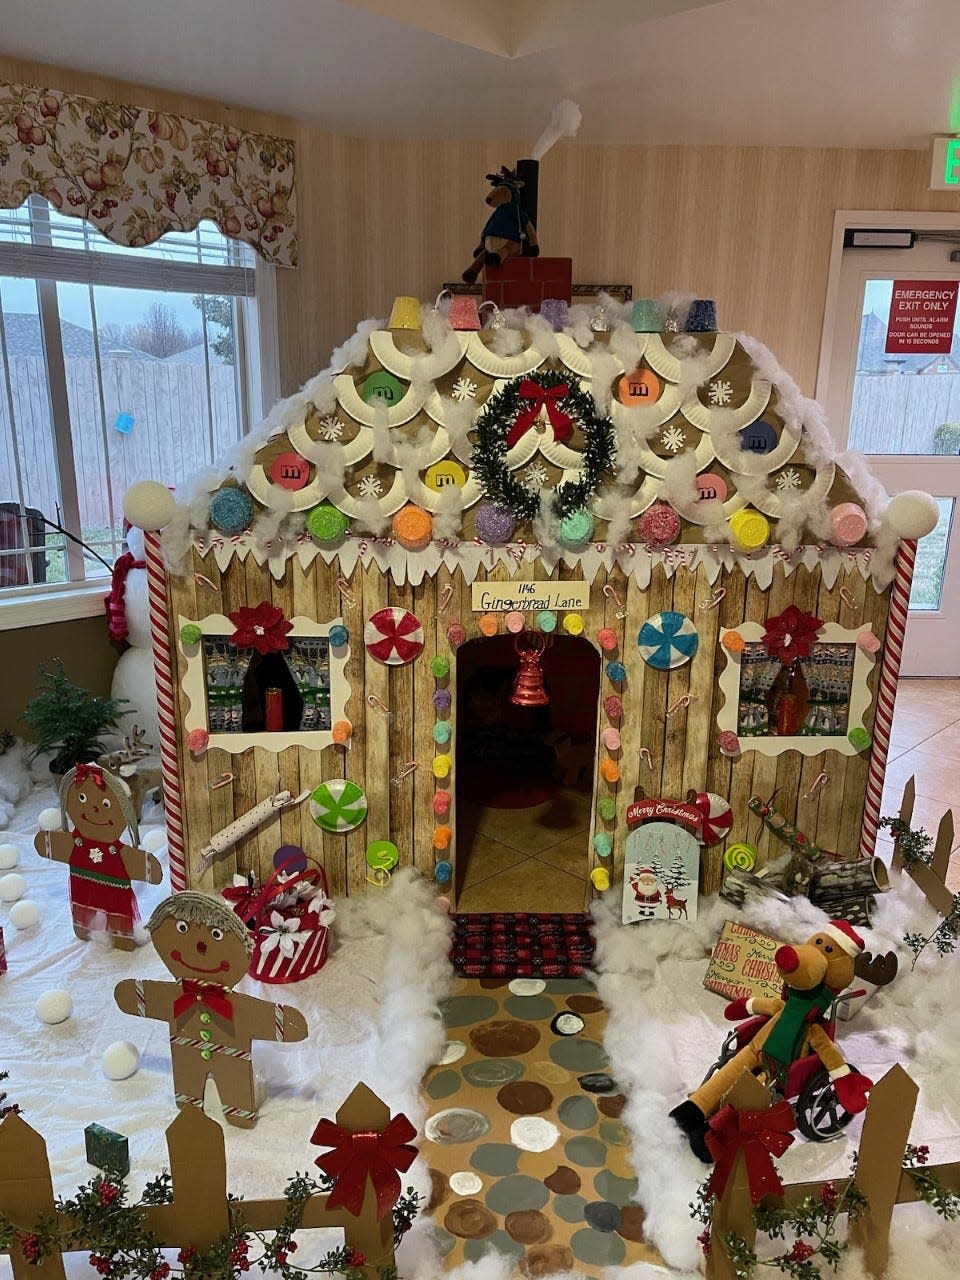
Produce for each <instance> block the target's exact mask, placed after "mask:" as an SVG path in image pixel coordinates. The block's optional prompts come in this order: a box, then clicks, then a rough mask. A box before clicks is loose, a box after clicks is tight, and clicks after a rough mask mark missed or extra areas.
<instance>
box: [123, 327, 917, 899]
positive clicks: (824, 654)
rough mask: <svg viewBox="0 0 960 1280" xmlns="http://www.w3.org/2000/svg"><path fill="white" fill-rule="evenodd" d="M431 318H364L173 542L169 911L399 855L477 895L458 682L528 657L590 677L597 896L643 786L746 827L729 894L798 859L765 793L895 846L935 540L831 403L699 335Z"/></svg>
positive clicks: (337, 874)
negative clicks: (911, 637) (882, 825)
mask: <svg viewBox="0 0 960 1280" xmlns="http://www.w3.org/2000/svg"><path fill="white" fill-rule="evenodd" d="M613 310H614V311H615V310H616V309H615V308H613ZM609 311H610V309H609V308H608V312H607V314H609ZM581 313H582V314H581ZM409 314H410V313H409V310H408V312H407V315H408V319H407V323H408V324H409V325H411V327H408V328H404V329H398V328H394V329H390V328H385V327H378V326H376V325H374V324H371V323H368V324H365V325H362V326H361V327H360V329H359V330H358V333H357V336H356V337H355V338H354V339H353V340H352V341H351V343H349V344H347V346H346V347H345V348H344V349H342V351H341V352H340V353H338V356H337V357H336V360H335V364H334V365H333V366H331V369H330V370H328V371H326V372H324V373H323V374H320V375H318V377H317V378H316V379H314V380H313V382H311V383H309V384H308V385H307V386H306V387H305V388H304V389H303V391H302V392H301V393H299V394H298V395H297V396H295V397H292V398H291V399H290V400H288V401H285V402H283V403H282V404H281V405H278V406H277V408H276V409H275V410H274V411H273V413H272V414H271V415H270V417H269V418H268V419H267V420H266V422H265V423H264V424H263V425H262V427H261V428H260V430H259V432H258V433H257V434H256V436H255V437H254V438H253V439H251V440H249V441H247V442H245V443H244V445H243V446H242V447H241V450H240V452H239V453H237V454H236V455H235V456H233V457H232V458H231V459H228V460H226V462H225V464H224V467H223V470H222V473H221V474H222V480H221V481H220V483H219V485H218V487H216V488H212V484H213V483H214V482H211V481H206V482H205V483H204V484H203V485H201V486H200V487H199V488H196V489H195V490H194V491H193V492H192V493H191V494H188V495H186V497H185V499H183V500H182V501H181V505H180V506H179V507H178V512H177V516H176V518H175V520H174V521H173V522H172V523H171V524H170V525H169V526H168V527H167V529H166V530H165V531H164V533H163V535H162V537H157V536H156V535H151V537H150V538H149V539H148V541H149V556H150V560H149V565H150V571H151V585H152V602H153V605H154V632H155V639H156V642H157V646H158V647H157V661H158V673H159V676H160V702H161V713H162V718H165V720H166V725H165V743H164V751H165V756H164V759H165V764H166V792H167V805H168V811H169V814H170V833H171V863H172V867H171V870H172V874H173V878H174V884H175V885H176V886H178V887H182V886H183V885H189V886H191V887H196V888H202V889H207V890H210V889H214V888H216V887H218V886H220V885H222V884H223V883H225V882H227V881H229V879H230V877H231V876H232V875H233V874H234V873H235V872H236V871H238V870H239V871H242V872H249V871H252V872H253V873H254V874H255V875H256V876H257V877H258V878H260V879H264V878H266V877H267V876H268V875H269V874H270V872H271V870H272V865H273V862H272V860H273V855H274V852H275V850H276V849H277V847H278V846H279V845H283V844H294V845H299V846H301V847H302V848H303V849H304V850H305V851H306V852H307V854H308V855H309V856H311V857H313V858H315V859H317V860H318V861H321V862H322V863H323V865H324V867H325V869H326V873H327V876H328V879H329V884H330V890H331V893H333V894H335V895H336V894H344V893H347V894H355V893H358V892H362V891H364V889H365V888H366V887H367V886H368V884H369V883H370V881H371V880H373V881H374V882H377V879H378V873H377V871H376V867H377V853H376V849H382V848H384V846H382V845H381V844H380V842H383V841H388V842H391V843H392V844H393V845H395V846H396V849H397V851H398V853H399V861H400V865H405V864H410V863H412V864H414V865H415V866H416V867H417V868H418V869H420V870H421V871H422V872H423V873H424V874H425V875H427V876H429V877H431V878H435V879H436V880H437V881H438V884H439V885H440V886H442V891H444V892H450V885H451V882H452V883H453V884H455V868H456V861H457V809H458V781H459V775H460V774H462V772H463V769H464V758H463V746H462V740H461V735H460V724H459V723H458V721H459V720H460V716H461V711H462V705H461V703H460V702H458V679H459V676H458V673H459V671H460V669H461V667H462V663H463V660H464V655H465V654H466V653H467V652H468V651H469V649H470V648H472V646H474V645H481V646H482V645H490V644H493V643H499V644H500V646H501V648H502V647H503V644H504V637H508V636H509V637H512V638H514V640H515V639H516V638H517V637H519V638H520V643H521V645H522V644H524V643H526V640H525V638H526V639H527V640H528V639H529V638H530V637H540V638H543V639H544V640H546V641H554V642H555V641H556V640H557V639H559V638H561V637H563V638H564V639H570V638H576V639H578V641H579V643H580V644H581V645H582V646H583V650H582V652H583V653H584V654H585V655H589V658H590V661H589V662H586V663H585V666H584V672H585V673H586V672H587V668H588V667H589V666H590V665H591V663H592V669H593V672H594V676H593V677H592V679H593V683H590V682H589V681H587V680H586V678H585V682H584V688H585V689H587V690H589V692H588V694H587V695H586V696H587V697H588V698H589V700H590V706H589V712H590V729H589V732H590V734H591V737H590V741H589V744H588V760H587V763H588V767H589V773H590V777H591V782H592V792H593V810H592V812H593V818H592V824H591V828H590V832H589V834H588V835H587V836H585V837H584V840H583V846H584V847H583V860H584V861H583V865H584V872H585V873H587V872H589V871H590V870H593V869H594V868H597V867H602V868H605V869H606V871H607V873H608V876H609V880H610V882H611V883H613V884H616V883H617V882H618V881H620V880H621V879H622V876H623V867H624V854H625V849H626V846H627V835H628V828H627V810H628V806H629V805H630V804H631V803H632V802H633V801H634V797H635V792H636V789H637V788H640V789H641V791H642V793H643V794H644V795H645V796H646V797H652V798H665V799H672V800H683V799H684V798H685V797H688V793H689V794H690V795H691V796H692V794H693V793H696V794H698V795H699V796H700V797H701V799H702V798H703V796H704V795H706V796H707V797H708V798H709V803H710V804H715V805H716V806H717V807H718V809H719V810H720V811H721V812H725V807H726V806H727V805H729V807H730V811H731V813H730V816H729V817H728V818H727V819H726V820H725V821H722V822H721V823H720V824H719V827H718V829H717V830H716V831H714V832H713V833H712V838H711V840H709V841H707V840H706V839H705V838H704V834H703V833H701V838H702V839H704V847H703V852H702V855H701V856H702V865H701V870H700V886H701V891H707V892H710V891H714V890H716V889H717V888H718V887H719V884H720V880H721V874H722V870H723V853H724V849H725V846H726V845H727V844H728V843H733V842H735V841H743V840H744V839H745V838H747V837H748V836H749V839H750V840H751V841H752V842H753V843H754V844H755V845H756V846H757V847H758V848H759V851H760V855H761V862H762V861H763V859H764V858H766V857H767V855H768V853H770V852H771V851H772V849H771V848H769V847H768V843H767V842H768V840H769V834H768V833H767V832H766V831H765V830H764V829H763V828H762V826H761V824H760V823H759V822H758V820H757V818H756V816H755V815H754V814H752V813H751V811H750V810H749V808H748V801H749V800H750V799H751V797H754V796H757V795H760V796H763V797H767V796H770V795H772V794H773V793H776V796H777V806H778V808H779V810H780V811H781V813H783V814H784V815H785V817H786V818H787V819H788V820H789V821H791V822H795V823H796V825H797V826H798V827H800V828H802V830H803V831H804V832H806V833H807V835H808V836H809V837H810V838H811V839H812V840H815V841H817V842H818V843H820V844H822V845H824V846H826V847H828V848H830V849H835V850H837V851H838V852H840V853H841V854H842V855H844V856H847V857H855V856H857V854H858V853H860V854H865V853H869V852H870V851H871V850H872V845H873V840H874V837H875V834H876V827H877V820H878V817H879V801H880V793H881V790H882V780H883V771H884V766H885V760H886V749H887V744H888V739H889V722H890V714H891V713H892V701H893V691H894V690H895V684H896V674H897V669H898V665H899V655H900V645H901V643H902V636H903V622H904V620H905V616H906V599H907V597H908V594H909V582H910V570H911V566H912V556H911V550H912V544H911V543H900V542H899V540H898V531H897V529H894V528H893V527H892V526H893V523H894V522H893V521H892V520H891V519H890V516H889V514H888V513H889V512H890V511H891V510H892V508H890V507H885V504H886V501H887V499H886V495H885V494H882V493H880V492H879V487H878V486H876V484H875V483H874V482H872V481H871V480H870V479H869V477H865V476H857V477H854V478H851V476H850V475H849V474H847V473H845V472H844V471H843V470H842V469H841V467H840V466H839V465H837V463H836V462H835V461H834V460H833V457H832V450H831V446H830V442H829V438H828V436H827V434H826V431H825V428H824V426H823V424H822V420H821V419H820V416H819V411H818V410H817V407H816V406H815V405H814V404H812V403H811V402H809V401H805V400H803V399H802V397H800V395H799V393H798V392H797V390H796V387H795V386H794V384H793V383H792V382H791V381H790V379H789V378H788V377H786V375H784V374H783V373H782V371H780V370H779V369H778V368H777V366H776V363H775V361H774V360H773V358H772V357H771V356H770V354H769V353H768V352H766V351H765V350H764V349H763V348H761V347H760V346H759V344H756V343H753V342H752V341H750V340H747V339H740V340H738V339H737V338H735V337H733V336H731V335H729V334H724V333H715V332H683V331H682V321H681V324H680V325H679V326H678V329H679V331H674V329H673V325H672V324H671V326H670V328H667V329H665V330H664V331H662V332H661V331H657V332H635V331H634V328H633V327H632V325H631V322H630V319H629V312H628V311H626V310H624V312H623V315H622V316H617V315H614V318H613V320H612V321H610V322H609V323H607V324H604V322H603V321H600V322H598V323H596V325H595V327H594V328H591V326H590V323H589V319H590V312H589V310H588V309H586V308H574V309H573V311H571V313H570V317H569V318H568V321H567V324H566V325H565V327H564V329H563V330H562V331H559V332H555V331H554V330H553V329H552V328H551V327H550V326H549V325H547V324H545V323H544V321H543V320H542V318H539V317H532V318H527V317H525V316H524V314H523V313H517V314H516V315H514V316H510V315H508V316H507V322H508V323H507V324H506V325H505V326H504V327H501V328H491V329H483V330H479V329H478V328H475V327H471V328H464V329H459V330H458V329H454V328H453V327H452V326H451V324H450V322H449V319H448V318H447V317H446V316H445V315H441V314H439V313H438V312H436V311H434V310H433V309H427V308H425V307H424V308H423V309H422V313H421V314H422V320H421V322H420V325H418V324H417V322H416V320H415V319H414V320H413V321H412V322H411V321H410V319H409ZM899 524H900V528H901V529H902V527H903V521H902V520H901V521H900V522H899ZM891 593H893V596H894V600H893V612H891ZM244 611H247V612H244ZM249 611H253V612H249ZM495 637H499V640H495V639H494V638H495ZM274 639H275V640H276V645H274V643H273V641H274ZM532 643H533V644H534V646H535V647H536V646H537V645H539V643H540V641H539V639H537V640H534V641H533V642H532ZM598 663H599V689H597V683H596V679H595V672H596V669H597V665H598ZM460 692H462V691H460ZM461 702H462V700H461ZM164 708H166V712H165V714H164ZM608 730H613V731H615V732H612V733H611V732H607V731H608ZM458 751H459V754H458ZM283 792H289V793H291V797H292V800H293V801H296V800H297V799H300V802H299V803H290V804H288V805H285V806H282V807H281V806H279V805H278V808H277V811H276V812H275V813H270V814H269V820H268V821H266V822H265V823H263V824H262V825H259V826H257V825H255V824H253V825H252V829H248V830H245V831H244V832H243V834H241V836H240V838H239V839H236V840H229V841H221V842H220V844H219V845H218V841H217V833H219V832H222V831H223V829H224V828H228V827H229V826H230V824H232V823H234V822H235V821H236V820H237V819H238V818H240V819H242V817H243V815H244V814H246V813H248V812H249V811H251V810H254V809H255V808H256V807H257V806H263V805H265V804H266V802H267V800H268V798H269V797H271V796H275V795H277V794H279V793H283ZM268 809H269V806H268ZM372 846H373V847H374V852H373V854H372V855H371V853H370V851H371V847H372ZM774 848H775V849H776V851H777V852H779V851H780V850H779V848H778V847H776V846H774ZM218 849H219V852H218ZM601 880H602V878H601ZM510 906H511V904H504V907H505V909H509V908H510ZM516 907H517V909H521V908H522V904H516Z"/></svg>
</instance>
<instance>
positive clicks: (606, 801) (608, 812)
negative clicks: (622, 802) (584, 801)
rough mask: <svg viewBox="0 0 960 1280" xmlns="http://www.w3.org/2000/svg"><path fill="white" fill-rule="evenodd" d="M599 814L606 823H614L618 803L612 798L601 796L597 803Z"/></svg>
mask: <svg viewBox="0 0 960 1280" xmlns="http://www.w3.org/2000/svg"><path fill="white" fill-rule="evenodd" d="M597 813H599V815H600V817H601V818H602V819H603V820H604V822H612V821H613V819H614V818H615V817H616V816H617V802H616V800H614V799H613V797H612V796H601V797H600V799H599V800H598V801H597Z"/></svg>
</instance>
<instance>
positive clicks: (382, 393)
mask: <svg viewBox="0 0 960 1280" xmlns="http://www.w3.org/2000/svg"><path fill="white" fill-rule="evenodd" d="M360 398H361V399H362V400H366V402H367V404H385V405H393V404H398V403H399V402H400V400H402V399H403V387H402V386H401V385H400V381H399V379H398V378H395V377H394V376H393V374H392V373H387V372H386V370H384V369H381V370H379V371H378V372H377V373H371V375H370V377H369V378H367V379H366V380H365V381H364V384H363V387H362V388H361V391H360Z"/></svg>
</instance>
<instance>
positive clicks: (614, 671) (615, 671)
mask: <svg viewBox="0 0 960 1280" xmlns="http://www.w3.org/2000/svg"><path fill="white" fill-rule="evenodd" d="M607 678H608V679H609V680H612V681H613V683H614V684H622V683H623V681H624V680H626V678H627V668H626V667H625V666H624V665H623V663H622V662H608V663H607Z"/></svg>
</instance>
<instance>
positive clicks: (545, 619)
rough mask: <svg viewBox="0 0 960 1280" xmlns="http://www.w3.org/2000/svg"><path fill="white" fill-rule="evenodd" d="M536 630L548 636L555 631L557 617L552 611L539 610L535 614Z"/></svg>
mask: <svg viewBox="0 0 960 1280" xmlns="http://www.w3.org/2000/svg"><path fill="white" fill-rule="evenodd" d="M537 628H538V630H540V631H542V632H543V633H544V635H550V633H551V632H552V631H556V629H557V615H556V614H555V613H554V612H553V610H552V609H541V610H540V612H539V613H538V614H537Z"/></svg>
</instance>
